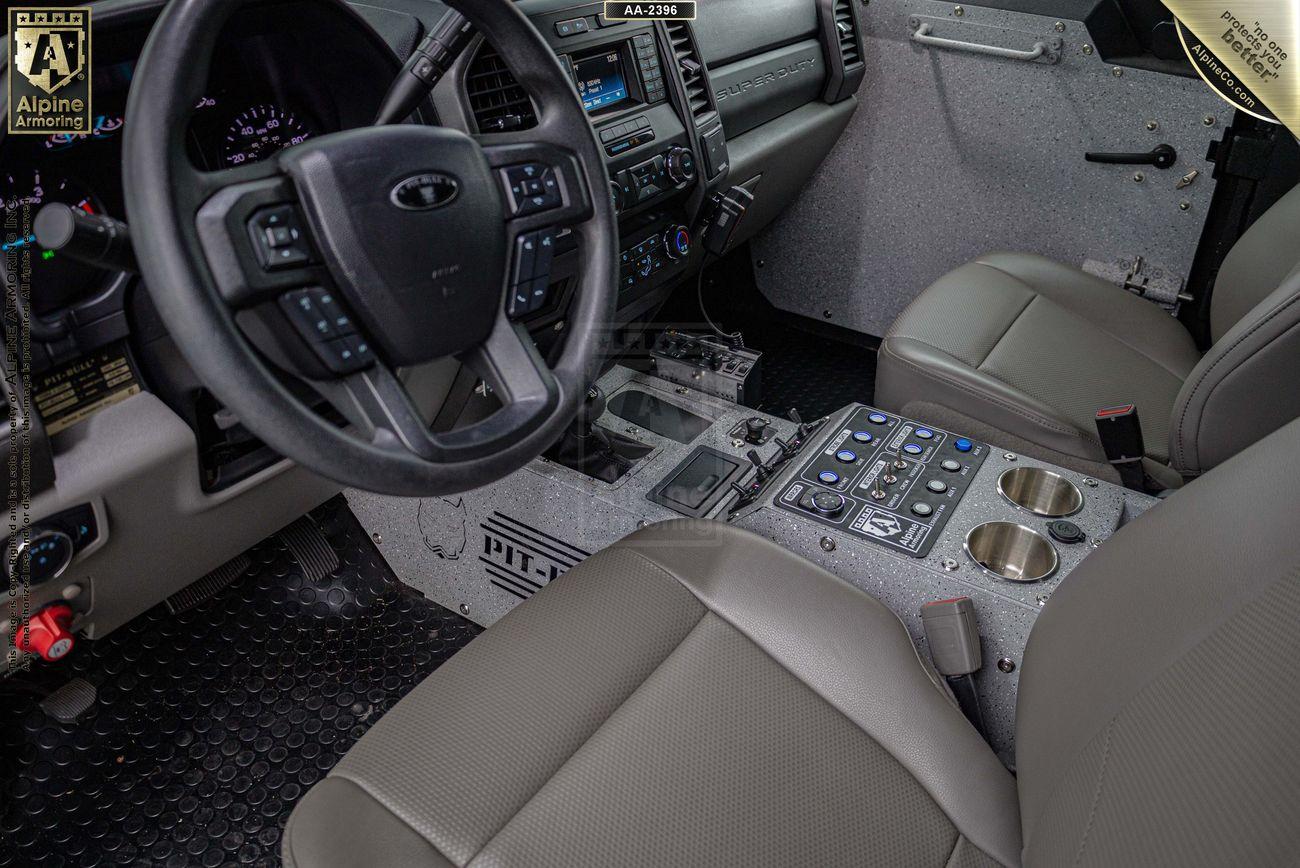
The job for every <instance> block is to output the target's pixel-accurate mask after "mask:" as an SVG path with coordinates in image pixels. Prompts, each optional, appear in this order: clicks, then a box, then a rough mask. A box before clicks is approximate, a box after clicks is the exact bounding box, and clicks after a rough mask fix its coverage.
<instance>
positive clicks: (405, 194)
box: [389, 174, 460, 211]
mask: <svg viewBox="0 0 1300 868" xmlns="http://www.w3.org/2000/svg"><path fill="white" fill-rule="evenodd" d="M459 192H460V184H458V183H457V182H456V179H455V178H453V177H451V176H450V175H436V174H428V175H416V176H414V177H412V178H407V179H406V180H405V181H402V182H401V183H399V184H398V185H397V186H396V187H394V188H393V192H392V194H391V196H390V197H389V198H391V199H392V200H393V204H394V205H396V206H397V207H398V208H405V209H406V210H407V211H428V210H429V209H430V208H440V207H442V206H443V205H446V204H447V203H448V202H450V201H451V200H452V199H455V198H456V194H457V193H459Z"/></svg>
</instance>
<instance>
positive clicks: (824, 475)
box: [817, 470, 840, 485]
mask: <svg viewBox="0 0 1300 868" xmlns="http://www.w3.org/2000/svg"><path fill="white" fill-rule="evenodd" d="M817 478H818V479H819V480H821V482H822V484H823V485H834V484H835V483H837V482H839V481H840V475H839V474H838V473H836V472H835V471H834V470H823V471H822V472H821V473H818V474H817Z"/></svg>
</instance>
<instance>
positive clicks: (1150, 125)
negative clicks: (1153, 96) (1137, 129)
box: [1147, 121, 1160, 133]
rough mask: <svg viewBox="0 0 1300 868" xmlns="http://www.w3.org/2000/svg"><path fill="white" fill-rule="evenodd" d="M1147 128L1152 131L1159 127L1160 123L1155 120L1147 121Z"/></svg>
mask: <svg viewBox="0 0 1300 868" xmlns="http://www.w3.org/2000/svg"><path fill="white" fill-rule="evenodd" d="M1147 129H1149V130H1150V131H1151V132H1153V133H1154V132H1155V131H1156V130H1158V129H1160V124H1158V123H1156V122H1155V121H1147Z"/></svg>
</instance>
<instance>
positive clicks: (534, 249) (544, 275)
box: [508, 229, 555, 317]
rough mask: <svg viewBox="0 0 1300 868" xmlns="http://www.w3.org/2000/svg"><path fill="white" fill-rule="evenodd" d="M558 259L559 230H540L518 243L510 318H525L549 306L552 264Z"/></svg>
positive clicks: (511, 289) (516, 241)
mask: <svg viewBox="0 0 1300 868" xmlns="http://www.w3.org/2000/svg"><path fill="white" fill-rule="evenodd" d="M554 258H555V230H553V229H539V230H538V231H536V232H529V233H528V234H527V235H520V236H519V237H518V238H516V239H515V259H514V264H513V266H512V268H511V284H512V285H511V288H510V303H509V306H508V313H509V314H510V316H514V317H518V316H525V315H527V314H530V313H533V312H535V311H537V310H538V309H540V308H541V307H542V306H543V305H545V304H546V294H547V291H548V290H549V289H550V286H551V261H552V260H553V259H554Z"/></svg>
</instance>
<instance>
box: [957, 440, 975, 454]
mask: <svg viewBox="0 0 1300 868" xmlns="http://www.w3.org/2000/svg"><path fill="white" fill-rule="evenodd" d="M952 445H953V447H954V448H955V449H956V450H957V451H958V452H969V451H971V447H972V446H973V445H974V444H972V443H971V442H970V441H969V440H967V439H966V438H965V437H958V438H957V439H956V440H955V441H954V442H953V444H952Z"/></svg>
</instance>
